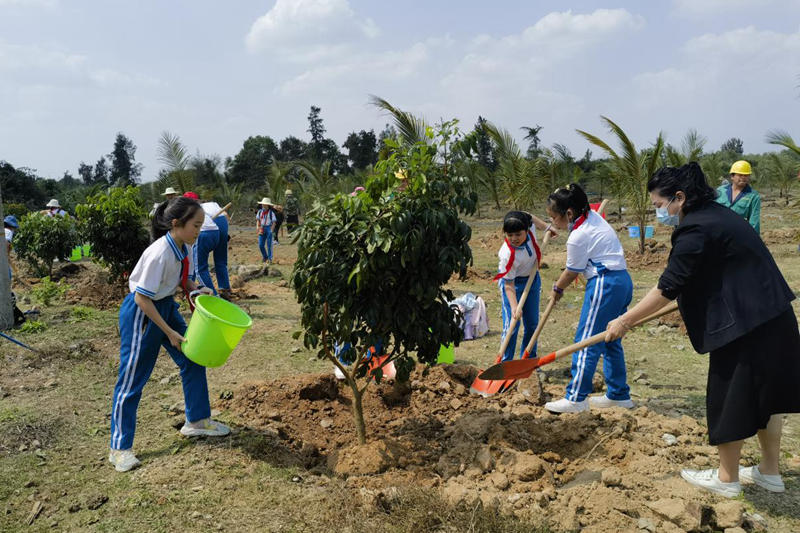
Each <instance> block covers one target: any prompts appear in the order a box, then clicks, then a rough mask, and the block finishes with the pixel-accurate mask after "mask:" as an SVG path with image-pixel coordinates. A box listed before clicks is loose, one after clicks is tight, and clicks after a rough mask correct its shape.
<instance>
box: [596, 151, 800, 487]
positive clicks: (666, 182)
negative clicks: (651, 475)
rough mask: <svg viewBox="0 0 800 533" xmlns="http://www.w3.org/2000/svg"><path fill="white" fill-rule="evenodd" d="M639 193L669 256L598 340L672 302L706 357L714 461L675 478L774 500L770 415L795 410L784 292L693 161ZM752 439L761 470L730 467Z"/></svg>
mask: <svg viewBox="0 0 800 533" xmlns="http://www.w3.org/2000/svg"><path fill="white" fill-rule="evenodd" d="M647 188H648V190H649V191H650V199H651V200H652V202H653V205H654V206H655V207H656V216H657V217H658V219H659V221H660V222H662V223H665V224H668V225H673V226H677V227H676V229H675V231H674V232H673V234H672V251H671V252H670V256H669V262H668V264H667V268H666V270H665V271H664V273H663V274H662V275H661V277H660V279H659V281H658V286H657V287H655V288H653V289H652V290H650V292H649V293H648V294H647V295H646V296H645V297H644V298H643V299H642V300H641V301H640V302H639V303H638V304H636V306H635V307H633V308H632V309H630V310H629V311H628V312H626V313H625V314H623V315H622V316H620V317H619V318H618V319H616V320H614V321H612V322H611V323H609V325H608V328H607V334H606V342H610V341H612V340H615V339H618V338H620V337H622V336H623V335H624V334H625V333H626V332H627V331H628V330H629V329H630V325H631V324H633V323H635V322H637V321H638V320H640V319H642V318H644V317H646V316H647V315H650V314H651V313H654V312H655V311H658V310H659V309H660V308H662V307H663V306H664V305H666V304H667V303H669V302H670V301H671V300H674V299H675V298H677V299H678V305H679V307H680V312H681V315H682V316H683V320H684V322H685V324H686V330H687V331H688V333H689V338H690V340H691V342H692V346H693V347H694V349H695V350H696V351H697V352H698V353H706V352H710V357H709V368H708V384H707V389H706V417H707V420H708V434H709V442H710V443H711V444H713V445H716V446H717V449H718V451H719V459H720V464H719V469H713V470H701V471H697V470H682V471H681V476H682V477H683V478H684V479H685V480H686V481H688V482H689V483H691V484H693V485H696V486H699V487H702V488H705V489H708V490H711V491H713V492H716V493H718V494H722V495H723V496H727V497H733V496H736V495H738V494H739V493H740V492H741V486H740V483H739V481H740V479H741V481H743V482H753V483H756V484H757V485H759V486H760V487H763V488H765V489H767V490H770V491H772V492H783V491H784V490H785V489H784V484H783V481H782V480H781V477H780V474H779V472H778V458H779V454H780V442H781V426H782V422H783V421H782V417H781V416H780V413H797V412H800V393H798V391H797V383H800V335H799V334H798V329H797V320H796V318H795V315H794V311H793V309H792V305H791V301H792V300H793V299H794V294H793V293H792V291H791V290H790V289H789V286H788V285H787V284H786V281H785V280H784V279H783V276H782V275H781V273H780V271H779V270H778V267H777V265H776V264H775V261H774V260H773V258H772V256H771V255H770V253H769V250H767V247H766V246H765V245H764V243H763V242H762V241H761V239H760V238H759V236H758V234H757V233H756V232H755V230H753V228H752V227H751V226H750V225H749V224H748V223H747V222H746V221H745V220H744V219H742V218H741V217H740V216H739V215H737V214H736V213H734V212H732V211H731V210H729V209H727V208H725V207H723V206H721V205H719V204H717V203H716V202H715V201H714V199H715V197H716V193H715V191H714V189H712V188H711V187H709V185H708V183H707V182H706V178H705V175H703V171H702V170H701V169H700V166H699V165H698V164H697V163H689V164H688V165H684V166H682V167H680V168H674V167H665V168H662V169H660V170H659V171H658V172H656V173H655V174H654V175H653V177H652V178H651V179H650V181H649V182H648V184H647ZM756 434H757V435H758V440H759V444H760V447H761V454H762V458H761V462H760V463H759V464H758V465H756V466H751V467H746V468H740V467H739V459H740V457H741V450H742V444H743V443H744V439H746V438H748V437H751V436H753V435H756Z"/></svg>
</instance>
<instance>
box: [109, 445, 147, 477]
mask: <svg viewBox="0 0 800 533" xmlns="http://www.w3.org/2000/svg"><path fill="white" fill-rule="evenodd" d="M108 462H110V463H111V464H112V465H114V470H116V471H117V472H127V471H128V470H133V469H134V468H136V467H137V466H139V465H141V464H142V462H141V461H140V460H139V459H137V458H136V456H135V455H133V451H132V450H131V449H130V448H128V449H127V450H111V451H110V452H109V453H108Z"/></svg>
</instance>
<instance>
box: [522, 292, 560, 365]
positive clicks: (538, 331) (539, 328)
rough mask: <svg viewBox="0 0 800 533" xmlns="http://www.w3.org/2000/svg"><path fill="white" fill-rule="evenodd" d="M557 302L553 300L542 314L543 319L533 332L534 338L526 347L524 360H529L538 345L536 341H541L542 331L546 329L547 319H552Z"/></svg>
mask: <svg viewBox="0 0 800 533" xmlns="http://www.w3.org/2000/svg"><path fill="white" fill-rule="evenodd" d="M555 305H556V301H555V300H554V299H553V298H550V300H549V301H548V302H547V307H545V308H544V313H542V317H541V318H540V319H539V323H538V324H537V325H536V331H534V332H533V336H532V337H531V340H530V342H528V345H527V346H526V347H525V353H524V354H523V355H522V358H523V359H527V358H528V356H529V355H530V354H531V350H533V345H534V344H536V341H537V340H539V335H540V334H541V333H542V329H543V328H544V325H545V322H547V319H548V318H550V312H551V311H552V310H553V307H555Z"/></svg>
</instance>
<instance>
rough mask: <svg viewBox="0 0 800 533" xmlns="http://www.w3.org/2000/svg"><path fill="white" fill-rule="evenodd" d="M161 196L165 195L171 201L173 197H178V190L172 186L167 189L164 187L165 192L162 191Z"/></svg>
mask: <svg viewBox="0 0 800 533" xmlns="http://www.w3.org/2000/svg"><path fill="white" fill-rule="evenodd" d="M161 196H163V197H164V198H165V199H166V200H167V201H170V200H172V199H173V198H177V196H178V191H176V190H175V189H173V188H172V187H167V188H166V189H164V192H162V193H161Z"/></svg>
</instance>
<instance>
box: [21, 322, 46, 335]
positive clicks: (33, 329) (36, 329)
mask: <svg viewBox="0 0 800 533" xmlns="http://www.w3.org/2000/svg"><path fill="white" fill-rule="evenodd" d="M46 329H47V324H45V323H44V322H40V321H38V320H28V321H27V322H25V323H24V324H22V326H20V328H19V330H20V331H21V332H22V333H41V332H42V331H44V330H46Z"/></svg>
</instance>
